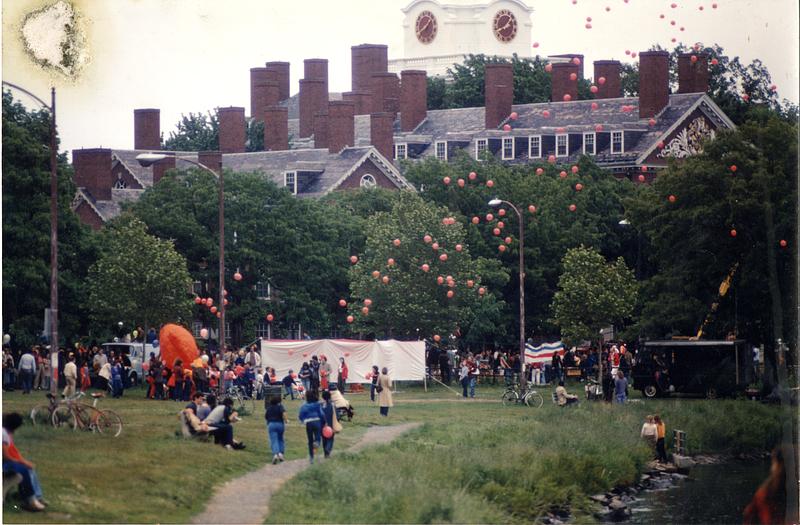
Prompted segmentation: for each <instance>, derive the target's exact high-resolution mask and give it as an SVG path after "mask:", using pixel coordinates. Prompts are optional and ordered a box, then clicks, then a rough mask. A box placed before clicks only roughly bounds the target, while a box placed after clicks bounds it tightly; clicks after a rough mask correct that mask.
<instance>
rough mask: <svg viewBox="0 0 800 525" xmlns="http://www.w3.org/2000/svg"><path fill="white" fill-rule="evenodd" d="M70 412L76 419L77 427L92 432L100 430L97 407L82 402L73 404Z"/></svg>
mask: <svg viewBox="0 0 800 525" xmlns="http://www.w3.org/2000/svg"><path fill="white" fill-rule="evenodd" d="M72 412H73V413H74V414H75V419H76V420H77V421H78V427H79V428H81V429H83V430H91V431H92V432H100V429H99V427H98V421H99V420H100V415H101V414H102V412H100V410H99V409H97V408H94V407H93V406H89V405H84V404H75V405H73V406H72Z"/></svg>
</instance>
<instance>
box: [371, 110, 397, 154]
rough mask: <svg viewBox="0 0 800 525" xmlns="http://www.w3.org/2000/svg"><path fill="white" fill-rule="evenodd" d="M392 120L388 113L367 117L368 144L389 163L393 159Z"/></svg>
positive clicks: (390, 114) (391, 115) (392, 117)
mask: <svg viewBox="0 0 800 525" xmlns="http://www.w3.org/2000/svg"><path fill="white" fill-rule="evenodd" d="M394 118H395V116H394V113H392V112H389V111H386V112H382V113H372V114H371V115H370V116H369V133H370V135H369V136H370V143H371V144H372V145H373V146H375V149H377V150H378V152H379V153H380V154H381V155H383V156H384V157H385V158H386V160H388V161H389V162H391V161H392V157H394Z"/></svg>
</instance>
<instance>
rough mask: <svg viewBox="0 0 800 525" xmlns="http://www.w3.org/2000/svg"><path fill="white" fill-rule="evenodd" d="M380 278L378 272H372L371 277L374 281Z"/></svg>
mask: <svg viewBox="0 0 800 525" xmlns="http://www.w3.org/2000/svg"><path fill="white" fill-rule="evenodd" d="M380 276H381V272H379V271H378V270H374V271H373V272H372V277H374V278H375V279H377V278H379V277H380Z"/></svg>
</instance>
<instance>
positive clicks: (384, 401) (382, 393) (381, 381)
mask: <svg viewBox="0 0 800 525" xmlns="http://www.w3.org/2000/svg"><path fill="white" fill-rule="evenodd" d="M377 391H378V405H379V406H380V407H381V415H382V416H384V417H386V416H388V415H389V409H390V408H391V407H393V406H394V403H393V402H392V378H391V377H389V369H388V368H386V367H385V366H384V367H383V369H382V370H381V376H380V378H378V388H377Z"/></svg>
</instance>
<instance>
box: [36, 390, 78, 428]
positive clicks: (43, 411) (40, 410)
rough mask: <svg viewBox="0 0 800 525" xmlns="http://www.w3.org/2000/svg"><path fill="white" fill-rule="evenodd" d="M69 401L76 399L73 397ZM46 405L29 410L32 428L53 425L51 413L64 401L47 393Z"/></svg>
mask: <svg viewBox="0 0 800 525" xmlns="http://www.w3.org/2000/svg"><path fill="white" fill-rule="evenodd" d="M70 399H77V396H73V397H71V398H70ZM47 400H48V404H46V405H36V406H35V407H33V408H32V409H31V422H32V423H33V425H34V426H37V425H41V426H47V425H52V424H53V412H54V411H55V409H56V407H58V405H59V404H63V403H65V400H60V399H58V398H57V397H56V396H54V395H53V394H51V393H49V392H48V393H47Z"/></svg>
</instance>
